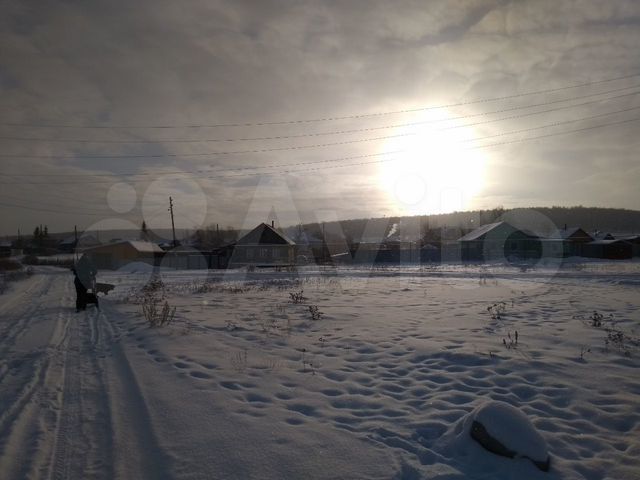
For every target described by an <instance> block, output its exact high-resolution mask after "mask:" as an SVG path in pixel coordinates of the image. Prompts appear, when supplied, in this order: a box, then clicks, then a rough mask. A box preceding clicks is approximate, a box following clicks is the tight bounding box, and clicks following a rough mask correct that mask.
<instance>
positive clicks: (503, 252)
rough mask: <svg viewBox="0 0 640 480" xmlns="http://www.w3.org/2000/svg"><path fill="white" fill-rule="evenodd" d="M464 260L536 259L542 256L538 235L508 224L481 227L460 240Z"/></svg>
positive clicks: (492, 224) (499, 223) (501, 223)
mask: <svg viewBox="0 0 640 480" xmlns="http://www.w3.org/2000/svg"><path fill="white" fill-rule="evenodd" d="M458 244H459V245H460V254H461V258H462V260H492V259H504V258H506V259H509V258H535V257H539V256H540V255H541V252H542V249H541V244H540V239H539V237H538V236H537V235H535V234H533V233H531V232H529V231H526V230H523V229H519V228H516V227H514V226H513V225H511V224H510V223H507V222H495V223H488V224H486V225H481V226H480V227H478V228H476V229H475V230H473V231H471V232H469V233H467V234H466V235H464V236H463V237H461V238H459V239H458Z"/></svg>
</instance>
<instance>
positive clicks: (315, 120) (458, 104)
mask: <svg viewBox="0 0 640 480" xmlns="http://www.w3.org/2000/svg"><path fill="white" fill-rule="evenodd" d="M638 76H640V73H634V74H631V75H624V76H621V77H615V78H608V79H603V80H596V81H591V82H583V83H579V84H576V85H566V86H562V87H556V88H547V89H541V90H534V91H529V92H523V93H516V94H512V95H503V96H500V97H491V98H482V99H476V100H468V101H463V102H456V103H449V104H444V105H438V106H430V107H420V108H409V109H402V110H392V111H386V112H374V113H359V114H352V115H343V116H332V117H321V118H308V119H297V120H281V121H268V122H267V121H265V122H245V123H217V124H186V125H176V124H173V125H170V124H166V125H73V124H47V123H20V122H4V123H2V124H1V125H4V126H8V127H26V128H77V129H172V128H219V127H257V126H268V125H291V124H301V123H319V122H330V121H336V120H350V119H360V118H371V117H379V116H384V115H394V114H400V113H415V112H422V111H427V110H437V109H442V108H453V107H461V106H465V105H473V104H480V103H489V102H498V101H503V100H510V99H513V98H521V97H527V96H531V95H541V94H547V93H554V92H560V91H564V90H570V89H574V88H582V87H587V86H593V85H601V84H604V83H610V82H615V81H620V80H627V79H630V78H636V77H638Z"/></svg>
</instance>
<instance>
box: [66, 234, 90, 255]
mask: <svg viewBox="0 0 640 480" xmlns="http://www.w3.org/2000/svg"><path fill="white" fill-rule="evenodd" d="M97 245H100V242H99V241H98V239H97V238H96V237H94V236H93V235H82V236H81V237H79V238H78V239H77V240H76V236H75V235H71V236H69V237H67V238H65V239H63V240H62V241H61V242H60V243H58V251H60V252H63V253H74V252H77V251H82V250H84V249H86V248H91V247H95V246H97Z"/></svg>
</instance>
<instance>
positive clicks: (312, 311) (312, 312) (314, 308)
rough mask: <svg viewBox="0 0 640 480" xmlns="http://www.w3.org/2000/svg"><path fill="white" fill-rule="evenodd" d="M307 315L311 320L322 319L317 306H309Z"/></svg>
mask: <svg viewBox="0 0 640 480" xmlns="http://www.w3.org/2000/svg"><path fill="white" fill-rule="evenodd" d="M309 315H311V320H313V321H316V320H320V319H321V318H322V315H323V313H322V312H321V311H320V309H319V308H318V306H317V305H309Z"/></svg>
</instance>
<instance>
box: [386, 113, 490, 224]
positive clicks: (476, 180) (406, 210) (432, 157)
mask: <svg viewBox="0 0 640 480" xmlns="http://www.w3.org/2000/svg"><path fill="white" fill-rule="evenodd" d="M455 122H456V121H455V120H452V119H451V116H450V115H449V114H448V113H447V112H446V111H444V110H438V111H435V110H434V111H428V112H422V113H421V114H420V115H418V116H416V117H414V118H413V119H410V120H409V121H407V122H406V126H403V127H399V128H398V129H397V130H395V131H394V133H393V134H392V138H390V139H388V140H387V141H386V142H385V145H384V147H383V150H384V151H387V152H397V153H395V154H394V155H392V156H390V160H389V161H385V162H381V163H380V165H379V170H378V177H379V184H380V186H381V187H382V189H383V191H384V192H385V194H386V195H387V197H388V198H389V201H390V203H391V206H392V207H393V209H394V210H397V211H398V213H401V214H408V215H418V214H437V213H447V212H452V211H455V210H463V209H465V207H468V206H469V205H470V203H471V202H472V200H473V197H474V196H475V195H477V194H478V193H479V192H480V191H481V190H482V189H483V187H484V182H485V169H486V163H487V162H486V157H485V154H484V152H482V151H481V149H478V148H472V146H473V145H472V142H471V141H469V140H470V139H473V138H474V135H475V133H474V132H473V131H472V130H471V129H470V128H468V127H464V126H462V125H460V124H456V123H455Z"/></svg>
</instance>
